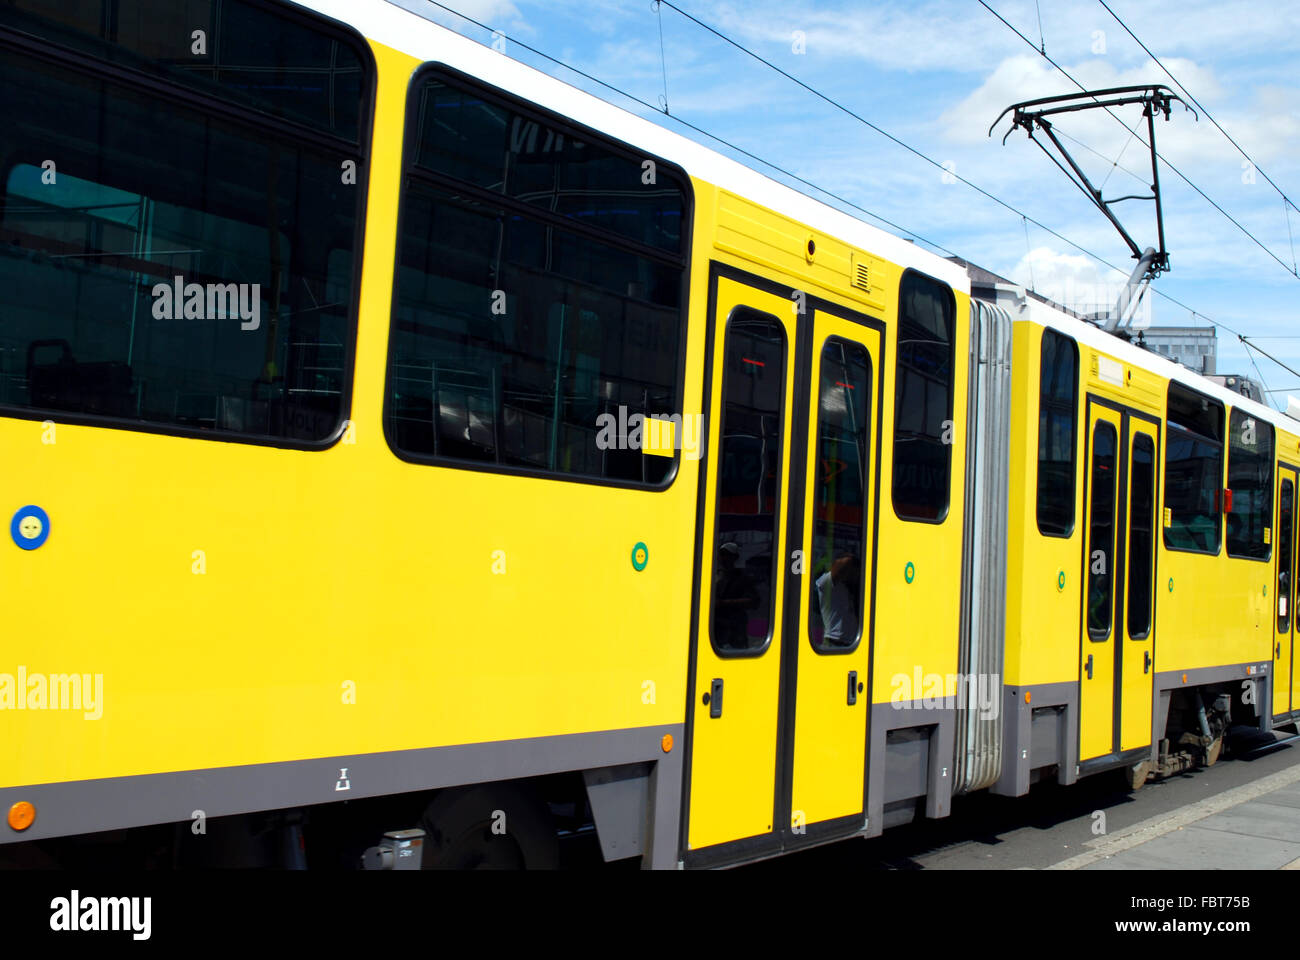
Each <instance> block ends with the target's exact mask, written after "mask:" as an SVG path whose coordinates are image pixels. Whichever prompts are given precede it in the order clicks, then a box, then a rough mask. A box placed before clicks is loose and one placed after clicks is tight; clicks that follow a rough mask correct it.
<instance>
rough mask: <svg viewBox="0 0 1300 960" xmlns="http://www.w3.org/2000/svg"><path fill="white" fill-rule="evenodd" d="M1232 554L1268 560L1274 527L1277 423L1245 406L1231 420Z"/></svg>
mask: <svg viewBox="0 0 1300 960" xmlns="http://www.w3.org/2000/svg"><path fill="white" fill-rule="evenodd" d="M1228 489H1229V490H1231V491H1232V509H1231V510H1230V511H1229V512H1228V556H1230V557H1244V558H1248V559H1251V560H1267V559H1269V557H1271V556H1272V552H1273V546H1272V544H1271V543H1270V542H1269V541H1270V540H1271V539H1272V537H1271V534H1272V531H1273V425H1272V424H1270V423H1266V422H1264V421H1263V420H1260V419H1259V418H1258V417H1255V416H1252V415H1251V414H1248V413H1246V412H1244V411H1242V410H1233V411H1232V415H1231V417H1229V420H1228Z"/></svg>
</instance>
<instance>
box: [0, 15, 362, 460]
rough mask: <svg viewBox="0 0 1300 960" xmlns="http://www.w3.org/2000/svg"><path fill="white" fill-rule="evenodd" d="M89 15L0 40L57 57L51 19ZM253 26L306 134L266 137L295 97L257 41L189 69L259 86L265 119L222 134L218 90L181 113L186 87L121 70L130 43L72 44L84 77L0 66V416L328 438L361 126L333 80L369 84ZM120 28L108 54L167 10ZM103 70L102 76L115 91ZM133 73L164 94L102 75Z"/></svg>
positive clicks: (7, 57)
mask: <svg viewBox="0 0 1300 960" xmlns="http://www.w3.org/2000/svg"><path fill="white" fill-rule="evenodd" d="M224 3H225V5H224V6H223V7H222V8H221V9H222V11H224V12H223V14H222V16H223V18H224V17H226V16H227V15H228V16H229V17H230V18H231V19H232V20H233V21H234V22H252V21H250V20H247V18H244V12H245V11H246V8H249V9H252V8H251V7H249V5H248V4H246V3H243V2H239V0H224ZM92 6H93V7H94V8H95V9H99V7H98V5H93V4H87V3H82V4H79V5H75V8H74V6H73V5H66V4H65V5H56V4H53V3H38V2H36V0H22V2H20V3H19V4H17V6H15V5H14V4H9V5H5V6H0V22H2V23H4V24H6V25H8V26H11V27H16V28H18V29H20V30H24V31H26V32H28V33H35V34H37V35H41V36H45V35H48V36H51V37H56V38H57V39H59V40H60V42H62V41H65V40H68V38H70V37H73V35H74V31H72V29H71V28H73V27H76V26H77V25H78V23H77V21H76V18H75V17H74V16H73V13H71V12H68V13H67V14H66V16H65V15H64V13H62V12H60V11H61V10H62V9H64V8H66V9H67V10H69V11H72V10H74V9H75V10H80V11H85V10H89V9H91V7H92ZM205 9H207V8H206V7H205ZM256 9H257V11H259V12H258V18H260V19H257V18H255V19H256V22H258V23H261V24H263V25H264V26H265V25H268V24H271V23H272V21H274V24H276V26H274V29H272V27H271V26H267V30H268V31H270V35H271V36H272V37H273V38H277V42H281V41H283V42H284V44H285V50H286V51H287V56H289V58H290V59H291V60H293V61H294V62H295V63H296V65H297V66H296V68H295V69H301V70H302V71H305V72H304V74H303V75H305V76H311V77H313V78H314V79H313V80H312V85H311V86H310V87H302V86H300V87H298V88H297V89H298V92H297V93H296V94H295V98H296V99H295V101H294V102H295V103H296V104H297V108H296V110H297V112H296V113H295V114H294V116H295V117H297V118H298V119H299V120H302V119H303V111H306V113H307V114H311V115H312V116H313V117H317V118H318V119H319V124H318V125H317V126H316V129H315V130H314V132H312V133H311V134H307V133H305V124H306V121H305V120H304V121H303V122H304V127H303V128H297V129H295V128H293V127H292V126H291V125H290V124H287V123H286V122H284V119H283V118H281V119H277V120H272V119H271V118H270V117H268V116H267V114H268V113H271V112H274V109H273V108H274V104H273V103H272V102H271V101H274V99H275V97H276V96H278V94H276V93H274V92H272V91H271V89H270V88H272V87H277V85H278V84H279V83H289V82H290V81H291V80H292V76H291V75H290V73H278V72H276V71H275V70H272V69H270V68H269V67H266V57H267V56H268V54H267V51H266V50H265V49H264V48H263V40H264V39H265V37H258V36H254V35H252V34H249V33H246V32H245V33H241V32H239V31H227V30H226V29H225V27H222V30H221V32H220V34H219V35H218V34H214V35H213V36H212V37H211V38H210V41H211V42H214V43H215V41H216V40H217V39H220V41H221V45H220V48H219V50H218V49H217V47H216V46H213V47H210V48H209V50H210V51H211V53H210V56H209V57H208V58H207V59H206V60H205V61H204V63H205V64H206V65H207V66H206V67H205V68H204V69H206V70H208V72H212V71H213V70H215V69H216V67H215V66H214V64H216V65H220V67H221V71H222V74H223V76H228V78H233V77H236V76H251V75H254V74H256V75H257V76H258V77H260V78H261V79H259V81H258V83H259V84H261V83H263V82H265V84H267V91H266V96H267V97H269V98H270V100H269V101H267V102H266V103H261V101H259V103H261V106H259V107H257V108H254V107H249V108H248V109H247V110H244V111H240V112H239V113H238V114H237V115H236V114H232V113H231V112H230V111H229V110H228V109H223V110H221V111H220V112H219V111H218V110H217V109H216V108H214V107H209V106H207V103H208V101H209V100H210V99H217V98H222V99H227V100H228V99H229V98H228V97H226V96H225V94H226V93H228V92H229V91H227V90H226V88H224V87H222V86H220V85H219V84H218V85H206V86H205V85H200V86H201V87H202V89H203V91H204V92H205V94H206V95H207V96H205V99H203V100H200V101H191V102H181V100H179V99H178V94H177V90H178V88H179V87H181V86H187V85H188V86H191V87H193V86H194V83H193V82H192V81H193V76H191V75H190V73H187V72H186V71H187V70H188V67H187V66H184V65H179V64H177V63H173V62H172V60H171V59H169V58H168V57H165V56H163V55H162V54H161V53H159V52H158V51H157V50H156V49H154V46H153V45H152V44H154V41H148V42H146V41H143V40H142V41H141V43H142V44H143V47H142V48H141V49H140V50H138V51H135V53H133V54H131V55H130V56H128V55H127V53H126V52H124V50H125V48H124V47H123V46H122V44H125V43H126V41H125V40H122V41H120V43H119V44H117V45H114V44H105V43H102V42H100V41H98V40H97V39H95V37H94V36H85V35H83V36H82V37H81V40H82V41H83V46H87V47H88V49H90V50H91V51H92V52H93V53H94V54H95V55H96V56H98V57H99V58H101V59H100V60H98V61H97V60H95V59H92V58H91V57H87V56H83V57H82V58H81V60H80V61H79V62H80V64H81V66H82V67H84V68H85V69H84V70H83V69H77V70H72V69H68V68H66V67H62V66H59V65H56V64H55V63H54V62H52V61H50V60H47V59H45V58H44V56H38V55H35V54H32V53H29V52H21V53H20V52H18V51H16V50H14V49H8V48H6V49H4V50H3V51H0V125H3V128H4V129H5V130H6V132H7V135H8V140H9V142H13V143H21V144H22V145H23V148H22V156H23V158H24V162H20V163H18V164H15V165H11V166H9V167H7V168H6V169H5V173H4V177H3V188H4V195H3V198H2V199H0V240H2V241H3V242H0V286H2V287H3V288H4V289H5V290H7V291H9V292H8V294H7V303H6V313H5V317H4V323H3V324H2V325H0V406H3V407H5V408H8V409H10V410H13V409H17V410H18V411H19V415H23V416H35V417H42V418H43V417H48V418H50V419H70V420H81V421H87V420H89V421H91V422H96V421H98V422H105V421H106V422H107V424H108V425H111V426H121V427H126V428H133V429H142V430H161V431H165V432H177V433H185V434H189V435H220V436H221V437H222V438H223V439H248V440H251V441H254V442H271V443H276V442H287V443H289V444H291V445H306V444H319V443H323V442H326V441H328V440H329V439H330V438H331V437H334V436H337V435H338V433H339V430H340V428H341V424H342V421H343V418H344V416H345V415H346V409H347V404H348V394H349V391H350V379H351V378H350V372H349V371H350V366H351V353H352V341H353V331H354V322H353V318H354V316H355V306H354V302H355V299H356V297H355V284H354V283H353V275H354V272H355V271H354V267H355V264H356V261H357V242H358V238H359V230H358V227H359V223H360V216H361V203H362V200H361V197H362V192H361V191H362V189H363V188H362V187H360V186H356V185H348V184H345V183H343V182H342V179H341V176H340V165H341V164H342V163H344V162H346V163H351V164H353V165H360V164H362V163H363V161H364V157H363V155H362V153H361V152H359V151H358V148H357V146H356V144H355V142H354V141H353V140H352V139H350V138H354V137H355V136H356V125H357V117H358V116H360V115H361V114H362V113H363V112H364V109H365V108H364V104H363V103H362V102H361V100H360V96H359V93H358V92H357V91H358V90H359V89H360V87H358V86H357V84H358V82H359V81H358V80H357V77H356V76H353V78H352V80H351V81H349V83H348V84H342V85H336V84H334V82H333V78H332V75H331V71H332V70H333V69H334V67H335V66H337V68H338V69H339V70H340V71H342V72H349V73H350V74H357V75H359V74H361V73H364V72H366V70H368V68H363V67H362V60H361V58H360V55H359V54H358V53H357V52H356V51H354V50H353V49H352V48H351V47H350V46H347V45H345V44H344V43H343V41H341V40H336V39H334V38H333V37H332V36H331V35H330V34H320V35H318V34H317V31H316V30H313V29H311V28H309V27H307V26H304V25H302V24H300V23H299V22H298V21H297V20H296V19H295V20H290V19H288V18H285V17H281V16H274V17H272V16H271V15H270V14H268V13H267V12H266V11H265V10H264V9H263V8H261V7H260V6H259V7H257V8H256ZM33 10H38V11H41V12H44V13H47V14H48V15H49V16H51V17H53V16H56V15H57V16H59V17H60V20H61V22H62V23H63V24H64V27H63V28H56V26H55V25H52V24H51V23H50V22H49V21H47V20H44V19H41V18H38V17H35V16H31V15H30V12H31V11H33ZM128 10H129V11H131V17H130V23H131V24H133V26H131V28H130V29H126V28H125V27H124V28H123V30H122V31H121V32H120V34H121V36H127V35H130V36H134V37H137V38H139V37H142V36H144V34H145V33H147V30H146V26H145V25H146V24H147V23H152V22H153V21H151V20H150V19H149V18H150V17H151V16H158V17H160V18H161V20H160V22H171V21H170V20H169V19H168V16H169V15H170V13H171V11H172V10H173V5H172V4H169V3H162V2H160V0H147V2H146V0H135V2H132V3H131V4H129V5H128V4H123V5H122V7H121V8H120V10H119V12H120V13H122V15H123V16H124V17H125V16H126V13H127V11H128ZM250 15H251V14H250ZM96 16H98V15H96ZM241 18H244V19H241ZM268 18H269V19H268ZM92 19H94V18H92ZM198 22H200V23H201V22H204V21H198ZM222 22H223V23H227V22H228V21H227V20H225V19H223V20H222ZM60 29H61V30H62V32H60ZM187 35H188V28H187ZM294 38H299V39H300V40H301V42H297V40H295V39H294ZM155 39H156V38H155ZM318 41H319V42H318ZM68 42H71V41H70V40H68ZM158 42H161V41H158ZM357 49H358V50H359V49H361V47H360V44H359V43H358V45H357ZM313 50H315V51H316V54H318V55H319V58H318V60H315V61H314V60H312V59H311V58H312V56H313V54H312V53H311V51H313ZM144 56H148V57H152V58H153V59H151V60H145V59H141V57H144ZM104 59H108V60H112V61H114V66H113V67H112V68H111V69H112V71H113V72H112V77H111V78H110V76H109V73H110V67H109V66H108V65H106V64H104V63H103V62H102V60H104ZM178 59H179V58H178ZM128 63H129V65H131V66H133V67H135V68H138V69H140V70H146V69H147V70H148V71H149V72H150V74H151V78H152V82H153V83H162V84H164V87H163V88H157V87H150V88H146V87H144V86H143V85H140V86H137V85H136V84H135V83H134V82H133V81H131V80H130V79H128V78H129V77H130V76H133V75H134V74H132V73H131V72H130V71H125V72H122V71H118V70H117V67H120V66H123V65H127V64H128ZM264 68H265V69H266V70H269V72H263V71H264ZM286 69H287V68H286ZM227 72H228V73H227ZM293 76H297V74H293ZM231 83H235V81H234V80H231ZM238 86H239V84H236V87H238ZM364 86H365V87H368V86H369V84H368V82H366V83H365V84H364ZM277 88H278V87H277ZM232 89H234V88H232ZM348 89H351V90H352V91H353V94H352V98H351V100H350V101H349V100H348V99H347V97H346V96H345V91H346V90H348ZM313 91H314V92H313ZM246 92H247V91H245V93H246ZM249 95H250V96H251V94H249ZM240 96H241V97H242V96H244V94H240ZM313 98H314V99H313ZM336 100H337V107H338V112H337V113H331V112H330V110H331V106H332V105H333V104H334V103H335V101H336ZM241 102H242V101H241ZM51 103H54V104H58V109H56V110H54V109H50V107H49V104H51ZM282 113H283V115H284V116H288V113H287V112H284V111H282ZM348 114H350V115H351V117H352V120H351V121H350V122H349V123H348V124H345V127H346V130H344V131H343V132H344V133H345V134H346V136H344V137H341V138H340V137H336V136H335V134H337V133H339V132H340V131H339V129H338V128H337V127H336V126H335V125H334V121H332V120H330V121H329V122H327V120H328V118H331V117H333V118H335V119H336V120H337V119H338V118H340V117H342V116H344V115H348ZM236 116H237V118H236ZM322 118H324V119H322ZM39 158H51V159H50V161H49V162H48V163H47V162H43V161H42V160H40V159H39ZM362 182H364V180H363V181H362ZM177 278H179V281H178V279H177ZM178 285H179V293H180V295H179V296H178V295H177V294H178Z"/></svg>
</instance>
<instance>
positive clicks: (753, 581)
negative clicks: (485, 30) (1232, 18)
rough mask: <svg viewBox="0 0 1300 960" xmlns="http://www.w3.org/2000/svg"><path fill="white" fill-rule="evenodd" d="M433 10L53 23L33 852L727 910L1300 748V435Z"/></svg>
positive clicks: (116, 6) (11, 255)
mask: <svg viewBox="0 0 1300 960" xmlns="http://www.w3.org/2000/svg"><path fill="white" fill-rule="evenodd" d="M428 9H429V8H428V5H427V4H424V3H421V2H418V0H299V2H288V0H188V2H186V3H174V2H171V0H136V2H133V3H130V4H124V3H116V2H108V0H102V2H101V0H86V2H80V3H67V2H63V0H6V2H4V3H2V4H0V61H2V63H0V87H2V88H3V89H2V90H0V113H3V127H4V129H5V131H6V136H5V137H4V138H3V141H0V161H2V162H3V166H2V168H0V241H2V242H0V274H2V275H3V282H2V283H0V454H2V456H3V461H4V465H5V469H4V470H3V471H0V506H3V509H4V511H5V512H6V516H7V517H8V518H9V520H10V526H9V537H8V542H6V543H4V544H2V545H0V589H2V590H3V597H4V601H5V602H4V608H5V627H4V630H3V634H2V635H3V638H4V639H3V644H2V645H0V653H2V656H0V743H2V744H3V747H0V809H3V810H4V811H5V815H6V822H5V823H4V824H3V825H0V858H4V856H5V854H6V852H8V854H9V855H11V857H16V858H19V859H20V860H21V857H19V854H20V853H21V854H22V856H24V857H29V858H30V857H38V856H44V857H53V858H55V859H57V855H59V854H61V853H64V852H66V851H68V850H73V849H77V848H78V844H79V843H88V842H91V841H94V840H96V839H101V840H103V839H105V838H113V840H114V842H119V841H120V842H121V843H128V842H129V841H130V838H132V837H134V836H138V835H141V833H142V831H143V832H149V831H152V833H150V834H149V835H150V836H153V837H155V838H156V837H159V836H165V837H169V838H170V840H168V841H167V842H168V843H170V844H171V845H172V848H174V852H175V855H176V856H177V857H178V858H180V859H181V860H182V861H184V862H189V861H188V860H186V858H194V859H195V860H197V861H201V862H212V861H213V860H217V861H219V860H220V859H221V856H222V851H221V850H220V849H218V845H217V844H216V842H215V839H214V838H215V837H216V836H217V835H218V834H220V831H219V830H218V826H219V825H221V824H227V825H228V824H234V823H240V822H253V821H256V823H257V824H258V827H257V830H256V831H254V830H253V829H252V828H251V827H250V828H249V833H250V835H252V834H253V833H256V835H257V836H261V837H265V836H267V835H268V834H267V831H266V829H265V828H266V827H267V825H270V826H271V827H273V828H274V829H272V830H271V831H270V834H269V835H271V836H274V837H278V838H281V839H284V838H287V842H284V843H279V842H278V841H277V842H276V844H275V845H274V849H273V850H271V851H270V852H266V851H265V850H264V851H262V853H259V854H257V857H262V856H263V855H264V858H265V860H266V862H277V863H288V864H290V865H302V864H303V863H304V862H305V863H306V864H308V865H311V864H314V863H318V862H322V859H326V860H328V859H330V858H338V859H345V860H348V861H349V862H356V857H357V855H358V853H359V851H357V850H355V849H353V847H352V846H350V845H349V844H350V843H351V842H352V841H351V839H350V838H352V837H353V836H363V835H364V838H365V839H366V840H367V841H374V840H377V839H378V838H379V837H380V835H381V834H382V833H383V832H384V831H386V830H394V829H399V828H420V829H423V830H424V831H425V835H424V837H423V840H422V841H415V842H419V844H420V853H421V860H422V863H423V865H425V866H451V867H466V866H490V865H517V866H527V867H549V866H554V865H556V864H557V863H560V862H561V860H562V857H563V856H564V853H563V851H564V850H565V849H568V848H569V846H570V845H569V844H568V843H566V841H569V840H577V839H580V838H582V837H583V836H585V837H586V838H587V843H588V844H589V845H592V846H594V848H596V849H598V850H599V854H600V856H601V857H603V858H604V859H605V860H609V861H624V860H628V861H631V860H633V859H634V858H639V862H640V864H641V865H642V866H644V867H651V868H678V867H687V868H693V867H711V866H722V865H731V864H736V863H742V862H745V861H749V860H754V859H758V858H764V857H770V856H774V855H777V854H781V853H784V852H788V851H793V850H798V849H802V848H805V847H808V846H811V845H815V844H819V843H825V842H829V841H832V840H838V839H841V838H846V837H852V836H864V837H872V836H876V835H878V834H880V833H881V832H882V831H884V830H885V829H888V828H889V827H891V826H893V825H894V824H898V823H903V822H906V821H908V820H911V819H913V818H916V817H943V816H946V815H948V814H949V812H950V810H951V805H952V799H953V797H954V796H957V795H961V794H965V793H970V792H973V791H979V790H988V791H992V792H994V793H997V794H1004V795H1007V796H1010V797H1015V796H1020V795H1023V794H1025V793H1026V792H1028V791H1029V789H1030V787H1031V785H1032V784H1033V783H1035V782H1036V781H1039V780H1042V779H1044V778H1049V779H1054V780H1056V781H1058V782H1060V783H1065V784H1068V783H1071V782H1074V781H1075V780H1077V779H1079V778H1082V777H1087V776H1090V775H1093V774H1098V773H1101V772H1103V771H1122V772H1123V773H1124V775H1125V776H1127V777H1128V778H1129V779H1130V782H1131V785H1132V786H1134V787H1137V786H1140V785H1141V783H1142V782H1143V780H1145V779H1146V778H1147V777H1148V776H1149V775H1156V774H1160V773H1162V772H1163V773H1167V772H1170V771H1172V770H1176V769H1181V768H1182V767H1184V766H1188V765H1194V764H1203V763H1209V762H1213V761H1214V760H1215V759H1216V758H1217V756H1218V754H1219V750H1220V749H1221V746H1222V742H1223V734H1224V731H1225V729H1226V728H1227V727H1228V725H1229V724H1230V723H1232V724H1249V725H1252V726H1256V727H1258V728H1259V729H1261V730H1268V729H1270V728H1271V727H1273V726H1277V725H1283V724H1287V723H1292V722H1294V721H1295V719H1296V716H1297V714H1296V710H1297V709H1300V704H1297V703H1296V701H1295V697H1294V694H1295V680H1296V664H1295V656H1294V637H1295V623H1294V617H1293V615H1292V612H1291V611H1292V609H1293V602H1294V586H1293V581H1294V579H1295V578H1294V565H1295V562H1296V561H1295V550H1296V543H1297V537H1296V484H1297V471H1300V422H1297V421H1296V420H1293V419H1290V418H1288V417H1286V416H1283V415H1282V414H1280V413H1278V412H1277V411H1274V410H1272V409H1269V408H1267V407H1265V406H1263V405H1261V404H1258V403H1254V402H1252V401H1250V400H1248V399H1246V398H1244V397H1242V396H1240V395H1238V394H1235V393H1232V392H1229V391H1227V390H1225V389H1223V388H1222V387H1220V386H1218V385H1215V384H1213V383H1211V382H1209V381H1208V380H1206V379H1204V378H1202V377H1200V376H1197V375H1195V374H1193V373H1191V372H1190V371H1189V370H1187V369H1185V368H1183V367H1180V366H1178V365H1176V364H1174V363H1172V362H1169V361H1167V360H1165V359H1163V358H1162V357H1160V356H1158V355H1156V354H1154V353H1152V352H1150V351H1148V350H1145V349H1143V348H1142V347H1141V345H1140V344H1134V343H1131V342H1128V341H1126V340H1125V339H1123V338H1120V337H1117V336H1114V335H1112V334H1110V333H1107V332H1104V331H1103V330H1101V329H1099V328H1098V327H1097V326H1095V325H1093V324H1090V323H1087V322H1084V321H1083V320H1081V319H1078V318H1076V317H1074V316H1071V315H1069V314H1068V313H1066V312H1065V311H1063V310H1061V309H1058V308H1056V307H1054V306H1052V305H1051V304H1049V303H1046V302H1043V301H1042V300H1040V299H1038V298H1036V297H1034V296H1032V295H1025V294H1024V291H1022V290H1017V289H1015V288H1014V287H1012V286H1011V285H1009V284H1006V283H1003V282H1001V281H999V280H998V279H997V278H995V277H990V275H988V274H986V273H984V272H983V271H980V270H978V269H977V268H974V267H972V266H970V265H969V264H967V263H965V262H962V261H956V260H948V259H944V258H942V257H938V256H935V255H932V254H930V253H928V252H926V251H924V250H922V249H920V248H918V247H916V246H915V245H913V244H912V243H909V242H906V241H904V240H902V239H899V238H897V237H895V236H893V235H890V234H888V233H886V232H883V231H881V230H878V229H875V228H874V227H872V226H870V225H868V224H866V223H864V222H861V221H859V220H857V219H854V218H852V217H850V216H848V215H846V214H844V213H842V212H840V211H838V210H835V209H833V208H831V207H829V206H827V205H825V204H823V203H820V202H818V201H817V200H815V199H813V198H811V197H809V196H805V195H803V194H801V193H799V192H797V191H795V190H792V189H790V188H787V187H786V186H783V185H781V184H778V183H776V182H774V181H772V180H770V179H768V178H767V177H764V176H762V175H761V174H759V173H757V172H755V171H754V170H751V169H749V168H747V167H745V166H742V165H741V164H739V163H736V162H734V161H732V160H730V159H728V158H726V157H723V156H721V155H719V154H718V153H716V152H714V151H712V150H709V149H707V148H705V147H704V146H702V145H700V144H698V143H696V142H693V141H691V140H688V139H686V138H684V137H681V136H678V135H676V134H674V133H672V132H669V131H668V130H666V129H664V128H663V127H661V126H659V125H657V124H655V123H652V122H650V121H648V120H645V119H642V118H639V117H637V116H635V115H633V114H630V113H628V112H626V111H624V110H622V109H620V108H618V107H616V106H613V105H611V104H609V103H606V102H604V101H602V100H600V99H598V98H596V97H593V96H591V95H588V94H587V93H584V92H582V91H580V90H578V89H575V88H573V87H571V86H569V85H566V84H565V83H563V82H561V81H559V80H557V79H554V78H552V77H550V76H548V75H545V74H543V73H541V72H539V71H537V70H534V69H532V68H530V67H528V66H525V65H524V64H522V63H520V62H518V61H516V60H514V59H511V57H510V56H509V55H508V53H509V51H508V49H506V50H505V51H504V52H503V51H502V50H501V49H499V48H500V47H501V43H508V41H505V40H502V41H501V42H500V43H498V44H497V47H498V48H497V49H494V48H493V46H489V45H485V44H481V43H479V42H476V41H474V40H471V39H469V38H468V37H466V36H462V35H460V34H458V33H456V32H453V31H451V30H449V29H446V28H444V27H443V26H440V25H438V24H437V23H434V22H433V21H432V20H431V19H429V18H428V16H427V10H428ZM341 801H347V802H346V803H342V802H341ZM209 821H211V824H209ZM404 836H414V835H409V834H408V835H404ZM343 837H347V838H349V839H348V840H344V839H341V838H343ZM238 846H239V845H237V844H233V843H232V844H230V845H229V847H228V848H227V849H235V848H236V847H238ZM363 846H364V844H363ZM100 849H102V845H101V846H100ZM239 849H240V850H241V851H245V852H247V850H250V849H251V847H249V846H248V845H245V846H243V847H239ZM281 851H288V852H283V853H282V852H281ZM321 851H326V852H325V853H321ZM249 855H250V856H253V854H251V853H250V854H249ZM257 857H254V859H255V860H256V859H257ZM285 858H287V859H285ZM349 858H350V859H349ZM380 860H382V858H380ZM10 862H12V861H10ZM258 862H261V861H258Z"/></svg>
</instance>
